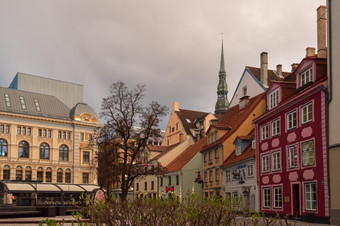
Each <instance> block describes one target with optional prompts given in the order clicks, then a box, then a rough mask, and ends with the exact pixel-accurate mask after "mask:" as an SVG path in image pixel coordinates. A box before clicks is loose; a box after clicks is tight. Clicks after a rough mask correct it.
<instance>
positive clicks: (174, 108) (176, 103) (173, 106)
mask: <svg viewBox="0 0 340 226" xmlns="http://www.w3.org/2000/svg"><path fill="white" fill-rule="evenodd" d="M172 110H173V111H179V103H178V102H177V101H175V102H174V103H173V104H172Z"/></svg>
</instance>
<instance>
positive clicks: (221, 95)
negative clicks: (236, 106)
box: [215, 39, 229, 114]
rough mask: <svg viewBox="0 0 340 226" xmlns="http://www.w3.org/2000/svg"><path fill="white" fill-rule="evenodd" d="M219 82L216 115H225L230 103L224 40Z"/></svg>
mask: <svg viewBox="0 0 340 226" xmlns="http://www.w3.org/2000/svg"><path fill="white" fill-rule="evenodd" d="M218 77H219V81H218V85H217V101H216V105H215V114H224V113H225V112H226V111H227V110H228V108H229V101H228V97H227V95H228V85H227V82H226V72H225V67H224V54H223V39H222V50H221V63H220V71H219V73H218Z"/></svg>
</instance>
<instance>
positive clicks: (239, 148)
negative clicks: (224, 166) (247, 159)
mask: <svg viewBox="0 0 340 226" xmlns="http://www.w3.org/2000/svg"><path fill="white" fill-rule="evenodd" d="M241 153H242V149H241V146H237V147H236V149H235V155H236V156H238V155H241Z"/></svg>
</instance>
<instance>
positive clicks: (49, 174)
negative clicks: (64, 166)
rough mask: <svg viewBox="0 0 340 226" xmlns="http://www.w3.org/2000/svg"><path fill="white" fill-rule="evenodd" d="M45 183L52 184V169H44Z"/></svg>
mask: <svg viewBox="0 0 340 226" xmlns="http://www.w3.org/2000/svg"><path fill="white" fill-rule="evenodd" d="M45 180H46V182H52V169H51V168H50V167H48V168H47V169H46V179H45Z"/></svg>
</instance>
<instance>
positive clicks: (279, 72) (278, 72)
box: [276, 64, 282, 77]
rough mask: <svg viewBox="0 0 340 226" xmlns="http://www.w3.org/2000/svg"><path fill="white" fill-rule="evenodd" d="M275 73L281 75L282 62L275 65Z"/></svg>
mask: <svg viewBox="0 0 340 226" xmlns="http://www.w3.org/2000/svg"><path fill="white" fill-rule="evenodd" d="M276 74H277V75H278V76H280V77H282V64H278V65H276Z"/></svg>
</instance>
